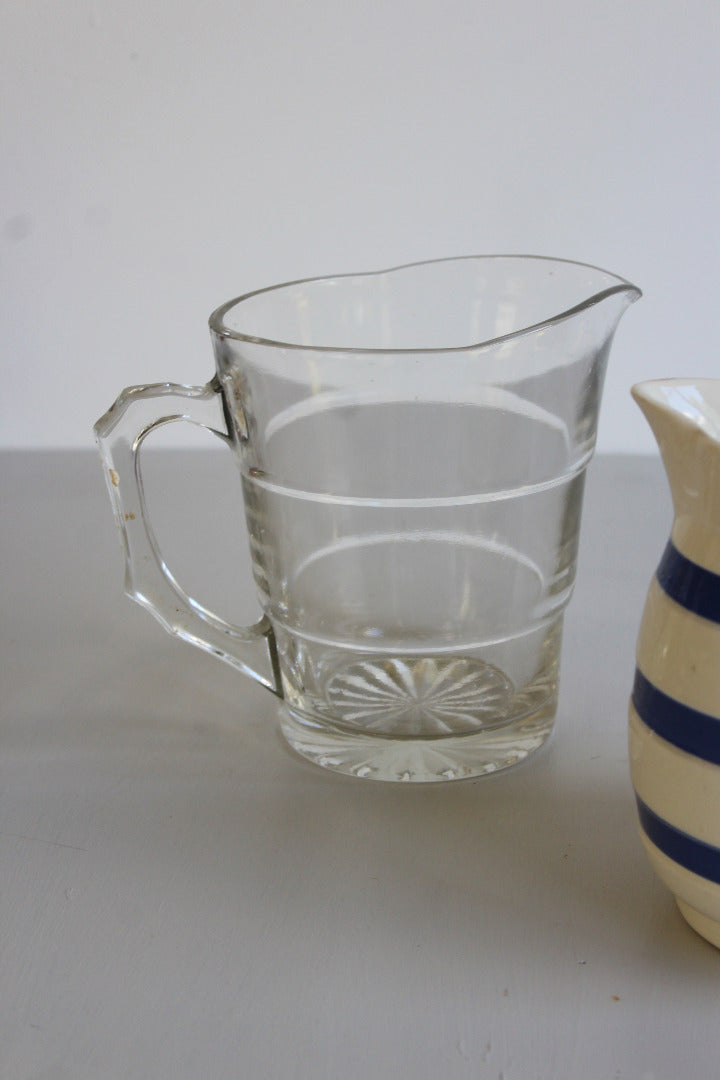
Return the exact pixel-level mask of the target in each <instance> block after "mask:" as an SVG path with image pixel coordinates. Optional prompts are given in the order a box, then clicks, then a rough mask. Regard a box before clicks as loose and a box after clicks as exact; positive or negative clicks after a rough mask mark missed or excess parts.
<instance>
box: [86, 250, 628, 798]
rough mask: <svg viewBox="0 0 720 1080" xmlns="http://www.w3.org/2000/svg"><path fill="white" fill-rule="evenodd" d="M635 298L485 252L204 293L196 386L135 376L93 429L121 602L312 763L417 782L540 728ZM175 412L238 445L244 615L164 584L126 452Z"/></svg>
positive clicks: (496, 753) (550, 715)
mask: <svg viewBox="0 0 720 1080" xmlns="http://www.w3.org/2000/svg"><path fill="white" fill-rule="evenodd" d="M639 296H640V291H639V290H638V289H637V288H636V287H635V286H634V285H631V284H630V283H629V282H627V281H624V280H623V279H622V278H619V277H616V276H615V275H614V274H609V273H607V272H605V271H603V270H599V269H597V268H595V267H592V266H585V265H582V264H579V263H574V262H569V261H563V260H555V259H546V258H538V257H520V256H492V257H466V258H460V259H444V260H439V261H434V262H426V263H420V264H414V265H410V266H403V267H399V268H397V269H393V270H389V271H384V272H381V273H371V274H353V275H346V276H341V277H332V278H318V279H313V280H306V281H297V282H291V283H289V284H284V285H279V286H276V287H274V288H269V289H262V290H260V291H258V292H253V293H250V294H248V295H246V296H243V297H240V298H239V299H237V300H233V301H231V302H230V303H227V304H224V305H223V306H222V307H220V308H218V309H217V310H216V311H215V312H214V313H213V314H212V316H211V318H210V330H211V335H212V342H213V348H214V352H215V361H216V375H215V377H214V378H213V379H212V380H211V381H210V382H209V383H208V384H207V386H204V387H181V386H176V385H172V384H160V385H150V386H142V387H133V388H131V389H128V390H126V391H124V393H123V394H122V395H121V396H120V398H119V399H118V400H117V402H116V403H115V404H114V405H113V406H112V408H111V409H110V410H109V412H108V413H107V414H106V415H105V416H104V417H102V419H101V420H99V421H98V423H97V424H96V434H97V437H98V442H99V445H100V449H101V454H102V457H103V461H104V464H105V470H106V477H107V480H108V488H109V491H110V495H111V498H112V500H113V503H114V507H115V512H116V516H117V521H118V524H119V527H120V529H121V530H122V534H123V537H124V544H125V550H126V556H127V558H126V564H127V580H126V588H127V592H128V594H129V595H130V596H132V597H133V598H134V599H136V600H138V601H139V602H140V603H142V604H144V605H145V606H146V607H148V608H149V609H150V610H151V611H152V612H153V614H154V615H156V616H157V618H158V619H159V620H160V621H161V622H162V623H163V624H164V626H165V627H166V628H167V629H169V630H171V631H172V632H173V633H175V634H178V635H179V636H180V637H183V638H185V639H186V640H187V641H189V642H192V643H193V644H195V645H199V646H201V647H202V648H205V649H208V650H210V651H211V652H212V653H214V654H215V655H217V656H218V657H220V658H221V659H223V660H226V661H227V662H228V663H230V664H232V665H234V666H235V667H237V668H239V669H240V670H241V671H243V672H245V673H246V674H248V675H251V676H253V677H254V678H256V679H258V680H260V681H261V682H262V683H263V684H264V685H266V686H267V687H269V688H270V689H271V690H273V691H274V692H275V693H276V694H277V695H279V696H280V697H281V698H282V699H283V705H282V708H281V710H280V716H281V720H280V722H281V726H282V730H283V733H284V735H285V737H286V738H287V740H288V741H289V743H290V744H291V745H292V746H293V747H294V748H295V749H296V750H297V751H298V752H299V753H300V754H302V755H304V756H305V757H306V758H309V759H310V760H312V761H314V762H316V763H318V764H320V765H323V766H325V767H327V768H330V769H335V770H337V771H340V772H345V773H351V774H354V775H356V776H360V777H373V778H376V779H389V780H410V781H427V780H444V779H457V778H462V777H468V776H476V775H479V774H482V773H487V772H494V771H496V770H498V769H502V768H504V767H506V766H509V765H512V764H514V763H516V762H519V761H521V760H522V759H523V758H525V757H526V756H527V755H528V754H529V753H530V752H531V751H533V750H535V749H536V748H538V747H539V746H540V745H541V744H542V743H543V742H544V741H545V739H546V738H547V736H548V735H549V733H550V730H551V728H552V724H553V719H554V716H555V711H556V704H557V694H558V665H559V656H560V641H561V632H562V621H563V612H564V609H565V606H566V604H567V602H568V600H569V598H570V594H571V592H572V587H573V581H574V578H575V567H576V555H577V548H578V535H579V526H580V513H581V506H582V495H583V482H584V474H585V469H586V466H587V464H588V461H589V459H590V457H591V455H592V452H593V447H594V443H595V434H596V427H597V419H598V409H599V405H600V397H601V392H602V386H603V378H604V374H605V366H606V361H607V356H608V351H609V348H610V344H611V341H612V337H613V334H614V331H615V329H616V327H617V324H618V321H619V319H620V317H621V315H622V313H623V312H624V311H625V309H626V308H627V306H628V305H629V304H630V303H632V301H634V300H636V299H637V298H638V297H639ZM176 420H187V421H190V422H191V423H194V424H199V425H202V426H203V427H207V428H209V429H210V430H211V431H213V432H214V433H215V434H216V435H218V436H219V437H220V438H221V439H223V441H224V442H226V444H227V445H228V446H229V447H230V449H231V450H232V452H233V453H234V455H235V458H236V461H237V465H238V471H239V474H240V483H241V486H242V492H243V497H244V504H245V512H246V521H247V530H248V535H249V542H250V550H251V555H252V565H253V572H254V577H255V584H256V587H257V593H258V597H259V600H260V604H261V606H262V610H263V612H264V614H263V616H262V618H261V619H260V621H259V622H258V623H257V624H256V625H255V626H253V627H250V628H240V627H237V626H232V625H229V624H228V623H227V622H225V621H223V620H222V619H220V618H219V617H217V616H216V615H214V614H213V613H212V612H210V611H208V610H207V609H206V608H204V607H203V606H202V605H201V604H199V603H198V602H197V601H196V600H194V599H193V598H191V597H189V596H187V594H186V593H185V592H184V591H183V589H182V588H181V586H180V585H179V583H178V582H177V581H176V580H175V579H174V577H173V576H172V574H171V572H170V570H169V569H168V568H167V567H166V565H165V562H164V560H163V556H162V554H161V552H160V551H159V550H158V545H157V542H156V540H155V537H154V535H153V531H152V528H151V524H150V522H149V520H148V517H147V512H146V507H145V501H144V496H143V486H142V475H141V468H140V456H139V455H140V449H141V446H142V445H143V443H144V440H145V438H146V437H147V435H148V434H149V433H150V432H151V431H152V430H153V429H154V428H156V427H158V426H159V425H161V424H165V423H168V422H170V421H176ZM228 497H229V498H234V497H235V492H234V491H233V492H228ZM219 570H220V572H221V573H222V574H224V575H225V574H231V573H232V572H233V567H231V566H223V567H221V568H219Z"/></svg>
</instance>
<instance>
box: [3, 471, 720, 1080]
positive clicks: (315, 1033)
mask: <svg viewBox="0 0 720 1080" xmlns="http://www.w3.org/2000/svg"><path fill="white" fill-rule="evenodd" d="M146 472H147V485H148V496H149V499H150V503H151V506H152V507H153V513H154V514H155V515H156V518H155V520H156V529H157V532H158V535H159V538H160V541H161V544H165V545H166V546H167V547H169V548H170V549H172V550H171V551H170V553H169V556H168V557H169V561H170V563H171V565H172V566H173V568H174V569H175V570H176V573H177V574H178V576H179V577H181V579H182V580H183V581H184V582H185V583H186V586H187V588H188V589H189V591H191V592H192V593H194V594H195V595H198V596H199V597H200V598H201V599H203V600H204V601H206V602H207V603H208V604H210V606H215V607H216V608H221V609H222V611H221V613H223V614H227V615H228V616H230V617H232V618H235V619H236V620H239V621H242V622H250V621H252V620H253V619H254V617H255V614H256V612H255V607H254V600H253V596H252V588H251V585H250V580H249V570H248V558H247V554H246V542H245V539H244V536H242V535H241V534H242V530H243V524H242V517H241V510H240V506H239V499H236V497H235V494H234V493H235V492H236V490H237V483H236V480H235V477H234V474H233V466H232V463H231V462H230V455H228V454H226V453H225V452H224V451H220V453H219V454H215V453H213V452H208V453H203V452H200V451H198V452H194V451H190V452H188V451H174V452H173V451H170V450H160V451H156V452H154V453H152V452H148V464H147V469H146ZM1 483H2V502H1V504H0V505H2V511H3V529H2V553H3V559H2V569H3V572H2V575H1V577H0V588H1V589H2V608H1V610H2V620H3V625H2V635H3V648H2V664H3V676H2V715H1V718H0V725H1V726H0V735H1V744H0V859H1V865H2V874H1V876H0V894H1V899H0V1076H2V1077H3V1078H4V1080H85V1078H87V1080H114V1078H116V1077H117V1078H122V1080H134V1078H142V1080H145V1078H155V1077H157V1078H163V1080H167V1078H172V1080H185V1078H188V1080H198V1078H199V1077H202V1078H215V1077H217V1078H222V1080H228V1078H234V1077H240V1078H256V1077H257V1078H265V1077H267V1078H273V1080H274V1078H283V1080H285V1078H287V1080H295V1078H297V1080H306V1078H307V1080H322V1078H326V1077H327V1078H333V1080H335V1078H342V1080H354V1078H362V1080H365V1078H381V1080H384V1078H385V1077H387V1078H405V1077H408V1078H410V1077H412V1078H413V1080H422V1078H426V1077H427V1078H429V1080H436V1078H443V1080H445V1078H447V1080H454V1078H481V1080H482V1078H485V1077H488V1078H492V1080H516V1078H517V1080H525V1078H527V1080H539V1078H543V1080H564V1078H568V1080H577V1078H580V1077H582V1078H583V1080H595V1078H608V1080H619V1078H638V1080H640V1078H643V1080H663V1078H668V1080H677V1078H678V1077H683V1078H684V1080H696V1078H697V1080H711V1078H714V1077H715V1076H717V1075H718V1061H720V951H718V950H716V949H713V948H712V946H710V945H708V944H707V943H706V942H705V941H703V940H702V939H701V938H700V937H698V936H697V935H696V934H695V933H694V932H693V931H692V930H691V929H689V927H687V926H686V924H685V923H684V922H683V920H682V919H681V917H680V915H679V914H678V912H677V909H676V908H675V905H674V902H673V900H672V897H671V896H670V895H669V893H668V892H667V891H666V889H665V888H664V887H663V886H662V885H661V884H660V883H659V882H658V881H656V880H655V878H654V876H653V874H652V872H651V870H650V868H649V866H648V864H647V863H646V860H645V858H644V855H643V851H642V847H641V844H640V840H639V838H638V834H637V829H636V822H635V810H634V802H633V795H632V789H631V786H630V781H629V775H628V762H627V749H626V714H627V698H628V693H629V690H630V686H631V683H632V676H633V667H634V645H635V637H636V634H637V628H638V623H639V618H640V614H641V611H642V605H643V601H644V596H645V591H646V588H647V585H648V582H649V580H650V577H651V575H652V573H653V570H654V567H655V565H656V563H657V560H658V557H659V555H660V553H661V551H662V548H663V546H664V544H665V540H666V538H667V535H668V532H669V526H670V501H669V497H668V494H667V492H666V485H665V480H664V476H663V473H662V468H661V465H660V462H659V459H652V458H622V457H617V458H613V457H607V458H597V459H596V460H595V461H594V462H593V464H592V465H591V468H590V471H589V475H588V483H587V489H586V499H585V512H584V520H583V537H582V544H581V551H580V561H579V573H578V583H577V587H576V591H575V596H574V598H573V600H572V602H571V604H570V607H569V610H568V613H567V616H566V624H565V640H564V646H563V667H562V677H561V694H560V706H559V714H558V720H557V725H556V731H555V734H554V736H553V739H552V740H551V742H550V743H549V745H548V746H547V747H546V748H545V749H544V750H543V751H541V752H540V753H539V754H538V755H537V756H536V757H535V758H534V759H532V760H531V761H530V762H529V763H526V764H525V765H523V766H520V767H518V768H516V769H515V770H510V771H508V772H506V773H503V774H500V775H497V776H492V777H486V778H482V779H479V780H475V781H467V782H463V783H449V784H439V785H428V786H422V785H421V786H418V787H413V786H408V785H401V784H378V783H375V782H373V781H362V780H356V779H351V778H344V777H341V776H336V775H334V774H332V773H326V772H324V771H322V770H320V769H317V768H315V767H314V766H312V765H309V764H307V763H306V762H304V761H302V760H300V759H298V758H296V757H295V756H293V754H292V753H291V752H290V751H289V750H288V749H287V748H286V747H285V745H284V743H283V742H282V740H281V738H280V736H279V734H278V731H277V718H276V709H277V702H276V699H274V698H273V696H272V695H271V694H268V693H267V692H266V691H264V690H263V689H262V687H260V686H258V685H256V684H253V683H252V682H250V681H249V680H245V679H244V678H243V677H242V676H240V675H238V674H237V673H236V672H234V671H233V670H232V669H231V668H230V667H228V666H226V665H224V664H221V663H219V662H217V661H215V660H213V659H212V658H211V657H210V656H208V655H206V654H204V653H202V652H201V651H200V650H198V649H193V648H191V647H190V646H188V645H186V644H184V643H182V642H179V641H177V640H174V639H173V638H171V637H170V636H169V635H167V634H165V633H164V632H163V630H162V628H161V627H160V625H159V624H158V623H157V622H155V620H153V619H152V618H150V617H149V616H148V615H147V613H146V612H144V611H143V610H142V609H141V608H140V607H138V606H137V605H135V604H131V603H130V602H129V601H128V600H126V599H125V598H124V596H123V591H122V579H123V567H122V558H121V553H120V548H119V545H118V540H117V535H116V531H115V525H114V522H113V519H112V515H111V511H110V506H109V502H108V500H107V498H106V493H105V490H104V481H103V478H102V473H101V469H100V466H99V464H98V462H97V461H96V459H95V456H94V455H93V454H92V453H91V452H90V451H88V452H81V451H78V452H67V451H65V452H54V453H50V452H40V451H36V452H28V453H25V452H22V453H20V452H17V453H13V452H8V453H5V454H4V455H2V472H1ZM228 490H230V491H231V492H232V493H233V495H232V497H228V496H227V492H228Z"/></svg>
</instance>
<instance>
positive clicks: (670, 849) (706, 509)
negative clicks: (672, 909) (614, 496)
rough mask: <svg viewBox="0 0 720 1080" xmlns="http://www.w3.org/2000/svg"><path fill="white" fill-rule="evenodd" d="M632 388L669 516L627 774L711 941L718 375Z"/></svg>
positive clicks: (716, 918)
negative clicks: (658, 463) (658, 460)
mask: <svg viewBox="0 0 720 1080" xmlns="http://www.w3.org/2000/svg"><path fill="white" fill-rule="evenodd" d="M633 395H634V397H635V399H636V401H637V402H638V404H639V405H640V407H641V409H642V410H643V412H644V414H645V416H646V418H647V419H648V422H649V423H650V425H651V427H652V429H653V432H654V434H655V436H656V439H657V441H658V444H659V447H660V451H661V454H662V458H663V462H664V465H665V469H666V473H667V476H668V481H669V484H670V489H671V493H672V498H673V509H674V521H673V526H672V532H671V535H670V539H669V541H668V544H667V547H666V549H665V552H664V554H663V556H662V559H661V561H660V564H659V566H658V569H657V572H656V574H655V576H654V578H653V580H652V582H651V584H650V588H649V591H648V596H647V600H646V604H645V609H644V612H643V617H642V621H641V624H640V631H639V636H638V644H637V666H636V674H635V683H634V687H633V693H632V698H631V702H630V716H629V729H630V731H629V734H630V744H629V745H630V767H631V776H632V782H633V786H634V789H635V793H636V797H637V805H638V813H639V823H640V832H641V837H642V841H643V844H644V847H645V850H646V852H647V854H648V857H649V859H650V862H651V864H652V866H653V868H654V869H655V871H656V873H657V875H658V876H659V877H660V879H661V880H662V881H664V882H665V884H666V885H667V886H668V887H669V888H670V889H671V891H672V892H673V894H674V895H675V897H676V899H677V902H678V905H679V907H680V910H681V911H682V913H683V915H684V916H685V918H686V919H687V921H688V922H689V923H690V924H691V926H693V927H694V928H695V929H696V930H697V931H698V932H699V933H700V934H702V935H703V936H704V937H706V938H707V939H708V940H709V941H711V942H713V944H715V945H717V946H720V380H710V379H703V380H696V381H690V380H682V379H670V380H659V381H653V382H647V383H641V384H639V385H638V386H636V387H634V388H633Z"/></svg>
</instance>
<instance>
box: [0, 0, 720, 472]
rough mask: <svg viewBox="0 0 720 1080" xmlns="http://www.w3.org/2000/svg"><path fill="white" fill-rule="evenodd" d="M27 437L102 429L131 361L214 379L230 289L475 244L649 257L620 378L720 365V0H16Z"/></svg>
mask: <svg viewBox="0 0 720 1080" xmlns="http://www.w3.org/2000/svg"><path fill="white" fill-rule="evenodd" d="M0 13H1V14H2V33H1V34H0V108H1V109H2V113H1V128H0V135H1V146H2V149H1V152H0V185H1V186H0V192H1V194H2V204H1V206H0V305H1V307H0V320H1V323H0V342H1V343H2V354H1V365H2V369H1V375H2V395H1V399H2V409H1V412H0V443H1V444H2V445H5V446H17V447H22V446H58V447H61V446H62V447H71V446H85V445H88V446H89V445H91V426H92V423H93V421H94V420H95V419H96V418H97V417H98V416H99V414H100V413H102V412H103V411H104V410H105V409H106V408H107V406H108V405H109V404H110V402H111V401H112V399H113V398H114V397H115V396H116V394H117V393H118V392H119V390H120V389H121V388H122V387H123V386H125V385H128V384H133V383H137V382H149V381H159V380H166V379H172V380H174V381H178V382H187V383H200V382H204V381H205V380H206V379H207V378H209V376H210V374H211V372H212V359H211V353H210V346H209V339H208V335H207V326H206V319H207V315H208V314H209V312H210V311H211V309H212V308H214V307H215V306H217V305H218V304H219V303H220V302H222V301H223V300H225V299H228V298H230V297H232V296H235V295H238V294H239V293H242V292H244V291H246V290H249V289H252V288H255V287H260V286H264V285H269V284H273V283H275V282H279V281H282V280H285V279H287V278H295V277H302V276H306V275H314V274H323V273H336V272H343V271H349V270H372V269H378V268H381V267H384V266H387V265H393V264H395V263H398V262H405V261H411V260H415V259H422V258H434V257H440V256H445V255H456V254H468V253H501V252H503V253H504V252H510V253H532V254H540V255H555V256H560V257H566V258H573V259H579V260H582V261H585V262H591V263H595V264H597V265H600V266H603V267H605V268H606V269H608V270H611V271H613V272H615V273H618V274H620V275H621V276H623V277H626V278H629V279H630V280H631V281H633V282H634V283H635V284H637V285H639V286H640V287H641V288H642V289H643V291H644V293H645V297H644V299H643V300H642V301H641V302H640V303H639V304H638V305H636V306H634V307H632V308H631V309H630V310H629V312H628V313H627V314H626V315H625V316H624V318H623V321H622V322H621V325H620V328H619V331H618V334H617V337H616V341H615V346H614V349H613V353H612V356H611V361H610V369H609V372H608V379H607V384H606V395H605V401H604V407H603V416H602V420H601V427H600V439H599V449H600V450H605V451H651V450H654V443H653V442H652V438H651V435H650V433H649V430H647V428H646V425H645V422H644V420H643V419H642V417H641V415H640V413H639V411H638V410H637V409H636V407H635V406H634V405H633V404H632V402H631V400H630V398H629V395H628V389H629V387H630V385H631V384H632V383H633V382H635V381H637V380H640V379H643V378H650V377H656V376H664V375H671V374H672V375H701V374H705V375H717V374H720V363H718V342H719V341H720V334H719V333H718V312H719V310H720V305H719V304H718V302H717V287H718V282H719V281H720V265H719V264H720V235H719V234H720V229H719V217H718V192H719V191H720V154H719V147H718V132H719V131H720V115H719V114H720V108H719V95H718V69H719V62H720V5H718V3H717V0H685V2H684V3H682V4H679V3H678V2H677V0H633V2H632V3H628V2H627V0H602V2H599V0H582V2H581V3H578V2H577V0H555V2H551V0H548V2H546V3H537V2H536V0H520V2H517V0H486V2H483V0H443V2H442V3H441V2H438V0H416V2H414V3H412V2H410V0H369V2H367V0H366V2H359V0H358V2H355V3H350V2H349V0H334V2H331V0H262V2H260V0H253V2H251V0H239V2H238V0H235V2H232V0H205V2H204V3H202V4H194V3H189V2H188V0H184V2H183V0H173V2H171V0H165V2H163V0H124V2H123V3H122V4H119V3H115V2H111V0H63V2H62V3H59V2H58V0H0Z"/></svg>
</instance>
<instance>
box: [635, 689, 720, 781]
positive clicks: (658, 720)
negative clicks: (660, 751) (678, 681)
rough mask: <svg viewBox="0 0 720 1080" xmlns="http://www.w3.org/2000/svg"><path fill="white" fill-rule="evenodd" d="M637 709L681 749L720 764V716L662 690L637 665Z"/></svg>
mask: <svg viewBox="0 0 720 1080" xmlns="http://www.w3.org/2000/svg"><path fill="white" fill-rule="evenodd" d="M632 703H633V705H634V706H635V711H636V713H637V714H638V716H639V717H640V719H641V720H642V722H643V723H644V724H647V726H648V727H649V728H650V729H651V730H652V731H654V732H656V733H657V734H658V735H661V736H662V738H663V739H667V741H668V742H670V743H672V744H673V746H677V747H678V748H679V749H680V750H685V751H687V753H688V754H694V755H695V757H699V758H703V760H704V761H710V762H712V764H713V765H720V717H716V716H710V715H709V714H708V713H704V712H699V711H698V710H697V709H691V708H690V706H689V705H682V704H681V703H680V702H679V701H676V700H675V698H671V697H669V696H668V695H667V694H664V693H663V692H662V690H658V688H657V686H654V685H653V684H652V683H651V682H650V680H649V679H646V678H645V676H644V675H643V673H642V672H641V671H640V669H639V668H636V669H635V683H634V686H633V692H632Z"/></svg>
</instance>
